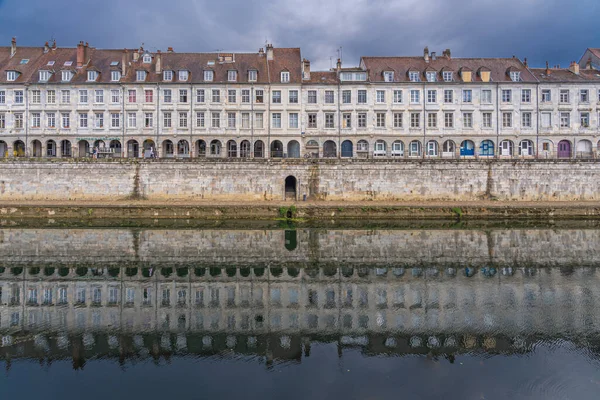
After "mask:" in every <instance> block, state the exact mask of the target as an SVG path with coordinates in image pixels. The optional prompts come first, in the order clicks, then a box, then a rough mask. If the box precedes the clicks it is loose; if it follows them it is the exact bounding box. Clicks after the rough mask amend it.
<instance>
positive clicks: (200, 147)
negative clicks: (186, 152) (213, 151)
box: [196, 139, 206, 157]
mask: <svg viewBox="0 0 600 400" xmlns="http://www.w3.org/2000/svg"><path fill="white" fill-rule="evenodd" d="M196 156H197V157H206V142H205V141H204V140H202V139H200V140H196Z"/></svg>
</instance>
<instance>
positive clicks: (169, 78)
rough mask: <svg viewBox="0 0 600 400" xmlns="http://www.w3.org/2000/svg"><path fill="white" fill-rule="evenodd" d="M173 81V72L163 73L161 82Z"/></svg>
mask: <svg viewBox="0 0 600 400" xmlns="http://www.w3.org/2000/svg"><path fill="white" fill-rule="evenodd" d="M172 80H173V71H168V70H167V71H163V81H166V82H171V81H172Z"/></svg>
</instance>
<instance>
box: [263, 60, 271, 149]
mask: <svg viewBox="0 0 600 400" xmlns="http://www.w3.org/2000/svg"><path fill="white" fill-rule="evenodd" d="M265 57H266V56H265ZM266 62H267V78H268V88H269V90H267V91H266V92H267V93H266V94H267V96H269V97H268V98H267V100H268V103H267V144H266V146H265V153H266V152H267V151H268V152H269V153H268V154H269V156H268V157H265V158H271V71H270V70H269V60H268V57H267V59H266ZM263 101H264V97H263ZM263 123H264V118H263ZM263 126H264V125H263ZM265 155H266V154H265Z"/></svg>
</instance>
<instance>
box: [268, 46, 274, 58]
mask: <svg viewBox="0 0 600 400" xmlns="http://www.w3.org/2000/svg"><path fill="white" fill-rule="evenodd" d="M272 60H273V45H272V44H268V45H267V61H272Z"/></svg>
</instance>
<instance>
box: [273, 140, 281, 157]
mask: <svg viewBox="0 0 600 400" xmlns="http://www.w3.org/2000/svg"><path fill="white" fill-rule="evenodd" d="M271 157H273V158H281V157H283V143H281V142H280V141H279V140H273V141H272V142H271Z"/></svg>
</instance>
